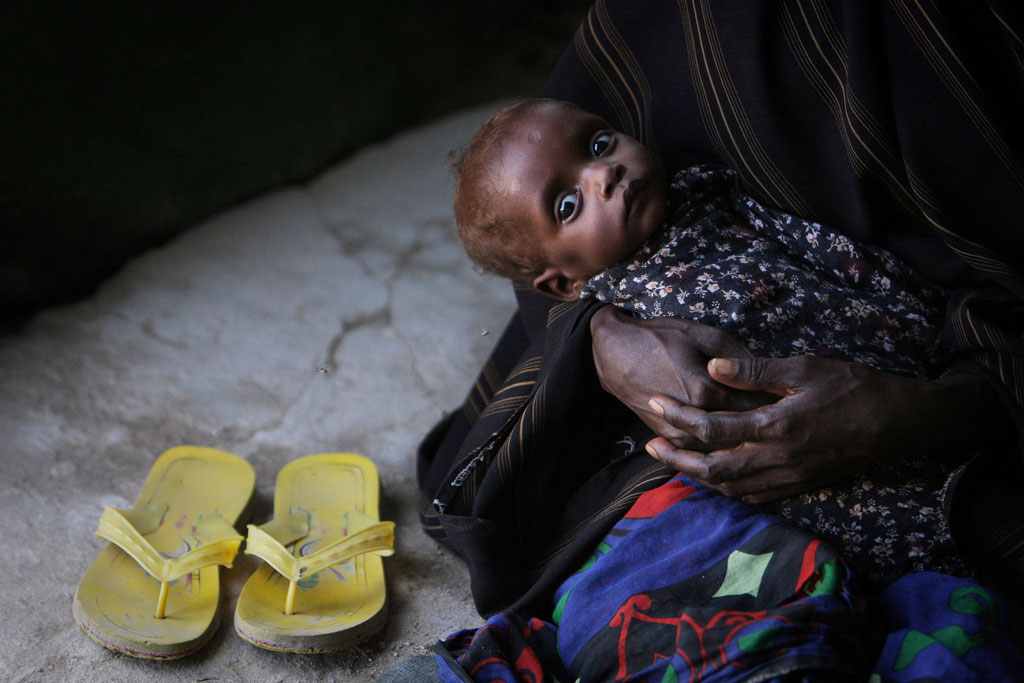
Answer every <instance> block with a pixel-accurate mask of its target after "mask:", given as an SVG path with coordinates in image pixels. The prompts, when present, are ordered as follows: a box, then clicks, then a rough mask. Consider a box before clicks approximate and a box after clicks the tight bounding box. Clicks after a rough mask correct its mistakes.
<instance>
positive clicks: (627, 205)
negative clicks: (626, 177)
mask: <svg viewBox="0 0 1024 683" xmlns="http://www.w3.org/2000/svg"><path fill="white" fill-rule="evenodd" d="M645 187H647V180H646V179H644V178H634V179H633V180H630V181H629V183H628V184H627V185H626V189H625V190H624V191H623V193H622V203H623V214H624V216H625V217H626V218H629V214H630V213H632V211H633V200H634V199H635V198H636V195H637V193H638V192H641V191H642V190H643V189H644V188H645Z"/></svg>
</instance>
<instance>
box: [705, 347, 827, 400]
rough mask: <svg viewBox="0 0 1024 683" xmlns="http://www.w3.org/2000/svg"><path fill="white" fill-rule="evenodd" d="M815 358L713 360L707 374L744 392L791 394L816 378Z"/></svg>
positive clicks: (709, 362)
mask: <svg viewBox="0 0 1024 683" xmlns="http://www.w3.org/2000/svg"><path fill="white" fill-rule="evenodd" d="M813 364H814V359H813V358H809V357H808V356H794V357H792V358H745V357H737V358H723V357H717V358H712V359H711V360H710V361H708V374H709V375H710V376H711V378H712V379H714V380H715V381H716V382H720V383H722V384H725V385H726V386H730V387H732V388H734V389H742V390H743V391H766V392H769V393H772V394H775V395H776V396H785V395H787V394H789V393H791V391H792V389H793V388H794V387H797V386H799V385H801V384H802V383H804V382H806V381H807V379H808V377H809V375H810V376H811V377H813V376H814V374H813V373H814V368H813V367H812V366H813Z"/></svg>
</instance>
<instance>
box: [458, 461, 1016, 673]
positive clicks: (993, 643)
mask: <svg viewBox="0 0 1024 683" xmlns="http://www.w3.org/2000/svg"><path fill="white" fill-rule="evenodd" d="M1022 624H1024V621H1022V620H1021V617H1020V615H1019V614H1017V613H1016V612H1014V611H1012V610H1011V609H1010V608H1009V606H1008V605H1006V604H1005V603H1004V602H1003V601H1002V599H1001V598H999V597H998V596H997V595H995V594H993V593H992V592H991V591H988V590H986V589H985V588H983V587H981V586H980V585H978V584H977V583H976V582H974V581H972V580H970V579H966V578H955V577H951V576H947V575H944V574H938V573H934V572H921V573H917V574H910V575H908V576H906V577H903V578H901V579H899V580H898V581H896V582H895V583H893V584H892V585H891V586H890V587H889V588H888V589H886V590H885V591H884V592H883V593H882V594H881V595H880V596H879V598H878V599H877V604H873V605H872V606H871V608H870V609H869V608H868V607H867V606H866V605H865V603H864V601H862V600H861V599H860V598H859V597H858V596H857V595H855V594H854V593H853V591H852V590H851V588H850V584H849V573H848V571H847V570H846V568H845V566H844V565H843V563H842V561H841V560H840V559H839V558H838V556H837V555H836V554H835V552H834V551H832V549H831V548H829V547H828V546H827V545H825V544H824V543H822V542H821V541H820V540H818V539H816V538H814V537H813V536H812V535H810V534H809V533H807V532H805V531H803V530H800V529H798V528H796V527H794V526H792V525H790V524H788V523H786V522H784V521H783V520H781V519H780V518H778V517H775V516H773V515H769V514H766V513H764V512H762V511H760V510H759V509H758V508H755V507H753V506H750V505H746V504H745V503H742V502H739V501H736V500H733V499H730V498H726V497H724V496H721V495H719V494H717V493H716V492H714V491H712V490H710V489H706V488H704V487H702V486H700V485H698V484H696V483H694V482H692V481H690V480H688V479H687V478H686V477H684V476H682V475H679V476H677V477H675V478H674V479H672V480H671V481H669V482H668V483H666V484H663V485H662V486H660V487H658V488H656V489H653V490H651V491H648V492H647V493H645V494H643V495H642V496H641V497H640V498H639V499H638V500H637V501H636V503H635V504H634V505H633V507H632V508H631V509H630V511H629V512H628V513H627V514H626V515H625V516H624V517H623V519H622V520H621V521H620V522H619V523H618V524H617V525H616V526H615V527H614V528H613V529H612V530H611V531H610V532H609V533H608V535H607V536H606V537H605V539H604V540H603V541H602V542H601V543H600V544H599V545H598V547H597V548H595V551H594V553H593V555H592V556H591V557H590V559H588V560H587V561H586V562H585V563H584V564H583V566H582V567H581V568H580V570H579V571H578V572H576V573H575V574H573V575H572V576H570V577H568V578H567V579H566V580H565V581H564V582H563V583H562V585H561V586H559V588H558V590H557V591H556V593H555V604H554V605H553V606H552V611H551V613H550V614H545V615H538V616H536V617H522V616H517V615H514V614H504V613H503V614H498V615H495V616H493V617H491V618H490V619H489V620H488V621H487V623H486V624H485V625H484V626H483V627H481V628H477V629H468V630H464V631H459V632H457V633H454V634H452V635H451V636H449V637H448V638H447V639H446V640H445V641H444V644H443V647H444V652H445V654H446V655H450V657H439V658H438V665H439V668H440V677H441V680H443V681H445V682H446V683H449V682H450V683H455V681H464V680H467V679H466V678H462V677H461V676H468V679H469V680H473V681H481V682H482V681H509V682H511V681H531V682H535V683H536V682H540V681H567V680H582V681H605V680H631V681H659V682H661V681H679V680H689V681H697V680H700V681H734V680H745V679H748V678H755V679H757V680H772V679H776V678H778V679H780V680H783V679H784V680H836V679H845V678H846V677H849V676H853V677H855V678H860V679H864V678H866V677H867V676H868V675H869V674H870V673H871V672H872V671H873V672H874V676H875V677H873V678H872V680H875V681H889V680H892V681H913V680H921V679H934V680H947V681H971V680H978V681H981V680H1001V681H1002V680H1017V679H1019V678H1021V676H1022V671H1024V661H1022V656H1021V653H1020V651H1019V645H1018V644H1019V643H1020V642H1024V630H1022Z"/></svg>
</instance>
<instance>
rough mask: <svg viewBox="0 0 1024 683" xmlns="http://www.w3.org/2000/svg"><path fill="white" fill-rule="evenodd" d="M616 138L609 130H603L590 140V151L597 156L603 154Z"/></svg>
mask: <svg viewBox="0 0 1024 683" xmlns="http://www.w3.org/2000/svg"><path fill="white" fill-rule="evenodd" d="M614 141H615V138H614V137H612V134H611V133H609V132H608V131H601V132H600V133H598V134H597V135H595V136H594V139H593V140H591V141H590V153H591V154H592V155H594V156H595V157H599V156H603V155H604V154H605V153H606V152H607V151H608V150H609V149H611V146H612V143H613V142H614Z"/></svg>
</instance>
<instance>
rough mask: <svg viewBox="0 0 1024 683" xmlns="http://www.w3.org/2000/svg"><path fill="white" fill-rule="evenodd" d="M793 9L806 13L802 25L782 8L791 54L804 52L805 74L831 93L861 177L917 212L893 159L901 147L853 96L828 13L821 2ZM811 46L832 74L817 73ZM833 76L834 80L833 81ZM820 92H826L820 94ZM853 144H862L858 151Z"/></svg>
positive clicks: (843, 55) (833, 109)
mask: <svg viewBox="0 0 1024 683" xmlns="http://www.w3.org/2000/svg"><path fill="white" fill-rule="evenodd" d="M793 4H794V6H795V7H796V8H797V9H798V10H799V12H800V20H799V22H797V20H796V18H795V17H794V16H792V15H791V14H790V13H789V7H788V6H786V5H782V6H780V11H781V12H782V13H783V14H784V16H783V18H784V19H786V20H788V21H783V25H784V27H786V24H791V26H789V27H786V28H788V29H789V31H792V33H793V35H794V36H795V37H796V38H795V39H796V41H797V43H796V44H794V43H791V44H790V48H791V49H792V50H794V51H796V50H800V52H802V53H803V55H804V59H798V62H799V63H800V65H801V67H802V68H804V74H805V75H806V76H807V77H808V79H811V80H814V81H820V82H821V83H822V87H823V88H824V90H825V92H827V93H828V95H827V97H828V99H829V100H830V101H826V105H827V106H828V108H829V110H830V111H831V112H832V115H833V117H835V119H836V127H837V128H838V129H839V131H840V134H841V136H842V138H843V143H844V146H845V147H846V150H847V154H848V155H849V157H850V159H851V161H854V160H856V161H857V162H859V163H860V171H861V172H865V171H869V172H870V173H871V174H872V175H874V176H875V177H877V178H878V179H879V180H881V181H882V183H883V184H884V185H886V186H887V187H888V188H889V191H890V194H892V196H893V197H894V199H896V201H897V202H899V203H900V204H902V205H903V208H904V209H908V210H909V209H913V208H915V207H916V204H915V202H914V198H913V195H912V193H911V192H910V190H909V189H908V188H907V186H906V185H905V184H904V183H903V181H902V180H901V179H900V174H899V171H898V170H896V169H898V168H899V167H900V166H901V164H900V163H899V162H898V161H897V160H896V158H895V157H894V156H893V153H892V150H893V149H894V148H895V143H894V142H893V141H891V140H887V139H886V136H885V135H884V132H883V129H882V126H881V125H880V124H879V123H878V122H877V121H876V120H875V119H874V117H873V116H872V115H871V113H870V112H869V111H868V109H867V107H865V106H864V104H863V102H861V100H860V98H859V97H857V95H856V94H855V93H854V92H852V91H851V90H850V87H849V84H848V82H847V75H848V74H849V58H848V55H847V54H846V49H845V46H844V43H843V41H842V38H841V36H840V35H839V33H838V30H837V29H836V26H835V22H834V21H832V18H831V14H830V12H829V9H828V7H827V6H823V5H822V3H821V2H818V1H812V2H810V3H805V2H795V3H793ZM808 4H809V6H810V9H811V13H812V14H813V15H814V19H815V20H816V22H817V23H816V24H815V23H813V22H812V19H811V17H810V16H809V15H808V11H807V8H808ZM800 25H802V26H803V27H804V28H805V29H806V40H800V38H799V36H800V35H801V31H800V29H799V26H800ZM819 34H821V35H822V36H824V37H825V39H826V41H827V42H828V44H829V45H831V46H833V48H838V49H835V52H834V54H832V55H829V54H828V52H827V51H826V49H825V47H824V46H823V45H822V43H821V41H820V40H819V38H818V35H819ZM807 40H809V42H810V45H811V46H813V50H814V52H815V53H817V55H818V57H819V58H820V60H821V62H822V63H824V65H825V67H826V69H827V71H828V73H827V74H825V73H822V72H821V71H819V70H818V69H817V68H816V67H815V63H814V60H813V58H812V57H811V52H810V50H809V49H808V43H807ZM805 67H806V68H805ZM808 68H809V69H811V70H812V71H813V75H812V73H810V72H808V70H807V69H808ZM829 75H830V76H831V78H829ZM830 82H832V83H834V88H833V86H830V85H829V83H830ZM819 92H821V91H820V90H819ZM851 136H852V139H851ZM853 140H855V141H856V143H857V146H856V147H855V145H854V143H853ZM858 147H859V150H862V151H863V152H865V153H866V154H867V155H868V157H869V158H870V159H871V160H872V161H873V162H874V164H873V165H868V164H867V163H866V160H865V159H864V158H863V157H862V156H861V154H860V153H859V152H858ZM883 157H884V158H883ZM854 168H855V169H857V168H858V164H857V163H854Z"/></svg>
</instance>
